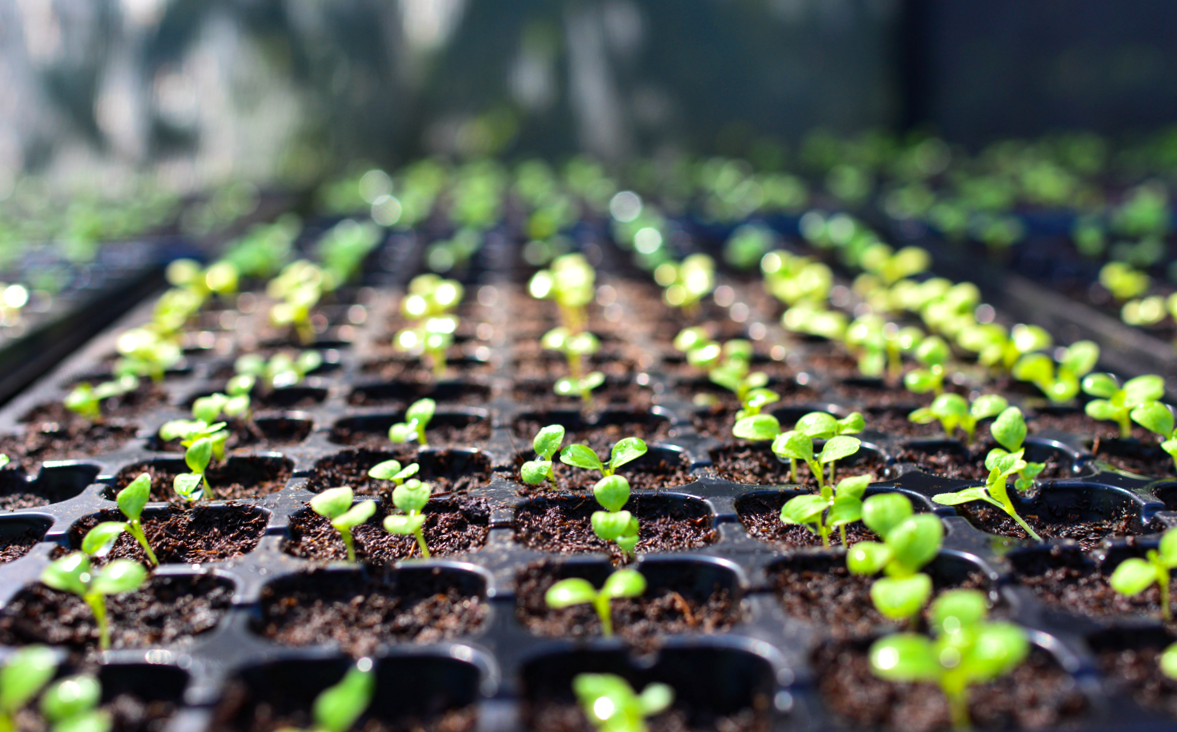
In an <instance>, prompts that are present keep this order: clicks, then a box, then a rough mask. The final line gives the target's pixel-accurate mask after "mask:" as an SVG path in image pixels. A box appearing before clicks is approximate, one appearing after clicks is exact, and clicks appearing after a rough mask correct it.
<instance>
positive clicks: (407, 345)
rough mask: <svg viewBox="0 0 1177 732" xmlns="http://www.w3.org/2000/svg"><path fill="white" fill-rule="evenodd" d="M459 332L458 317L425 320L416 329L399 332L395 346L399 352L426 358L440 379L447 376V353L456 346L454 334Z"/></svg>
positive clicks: (438, 317)
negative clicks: (451, 347)
mask: <svg viewBox="0 0 1177 732" xmlns="http://www.w3.org/2000/svg"><path fill="white" fill-rule="evenodd" d="M457 330H458V317H457V316H456V315H439V316H434V317H429V318H424V319H422V320H421V321H420V322H419V323H418V324H417V325H416V326H415V327H413V328H406V329H404V330H402V331H400V332H398V333H397V334H396V340H395V342H394V346H395V347H396V349H397V350H398V351H406V352H408V353H412V354H418V355H421V356H424V357H425V359H426V360H428V362H429V364H430V368H431V370H432V371H433V377H434V378H436V379H440V378H441V377H442V376H444V375H445V370H446V366H447V363H448V362H447V361H446V352H447V351H449V349H450V346H452V345H454V333H455V332H457Z"/></svg>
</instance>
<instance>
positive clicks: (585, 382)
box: [552, 371, 605, 410]
mask: <svg viewBox="0 0 1177 732" xmlns="http://www.w3.org/2000/svg"><path fill="white" fill-rule="evenodd" d="M604 383H605V374H604V373H602V372H600V371H591V372H589V373H588V374H586V375H584V376H583V377H580V378H575V377H571V376H568V377H565V378H562V379H558V380H557V381H556V384H555V386H554V387H553V388H552V391H554V392H555V393H556V395H557V396H562V397H580V400H581V401H582V402H584V408H585V409H586V410H591V409H592V408H593V389H596V388H597V387H598V386H600V385H601V384H604Z"/></svg>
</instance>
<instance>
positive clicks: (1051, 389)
mask: <svg viewBox="0 0 1177 732" xmlns="http://www.w3.org/2000/svg"><path fill="white" fill-rule="evenodd" d="M1098 361H1099V346H1097V345H1096V344H1094V343H1092V342H1091V341H1077V342H1075V343H1073V344H1071V347H1070V348H1065V349H1063V351H1062V353H1061V356H1060V358H1059V360H1058V363H1057V364H1056V363H1055V362H1054V361H1053V360H1051V358H1050V357H1049V356H1047V355H1046V354H1044V353H1030V354H1027V355H1024V356H1022V357H1021V358H1020V359H1018V362H1017V363H1016V364H1014V367H1013V369H1012V370H1011V372H1010V373H1011V374H1012V375H1013V377H1014V378H1015V379H1017V380H1019V381H1028V382H1030V383H1031V384H1034V385H1035V386H1037V387H1038V388H1039V389H1040V390H1041V391H1042V393H1043V394H1045V395H1046V397H1047V398H1048V399H1050V400H1051V401H1052V402H1065V401H1068V400H1070V399H1073V398H1074V397H1075V395H1077V394H1078V393H1079V387H1080V383H1081V382H1080V379H1082V378H1083V377H1084V376H1085V375H1086V374H1088V373H1090V372H1091V370H1092V369H1093V368H1095V364H1096V363H1097V362H1098Z"/></svg>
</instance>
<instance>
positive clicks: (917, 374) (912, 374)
mask: <svg viewBox="0 0 1177 732" xmlns="http://www.w3.org/2000/svg"><path fill="white" fill-rule="evenodd" d="M941 381H942V379H941V378H940V377H939V376H938V375H936V374H934V373H932V372H931V371H927V370H925V369H915V370H914V371H908V372H907V373H906V374H904V375H903V385H904V386H905V387H906V388H907V390H908V391H910V392H914V393H916V394H927V393H928V392H930V391H933V390H934V389H935V388H936V387H937V386H938V385H939V384H940V383H941Z"/></svg>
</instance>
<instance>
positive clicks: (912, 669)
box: [870, 633, 943, 681]
mask: <svg viewBox="0 0 1177 732" xmlns="http://www.w3.org/2000/svg"><path fill="white" fill-rule="evenodd" d="M870 666H871V670H872V671H874V673H875V675H876V676H878V677H880V678H882V679H886V680H887V681H936V680H938V679H939V678H940V676H941V675H942V674H943V669H942V668H941V666H940V663H939V661H938V659H937V657H936V654H935V652H934V651H933V649H932V641H931V640H929V639H928V638H925V637H924V636H922V635H916V634H915V633H896V634H895V635H889V636H886V637H885V638H880V639H879V640H877V641H875V642H874V643H873V644H872V645H871V648H870Z"/></svg>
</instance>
